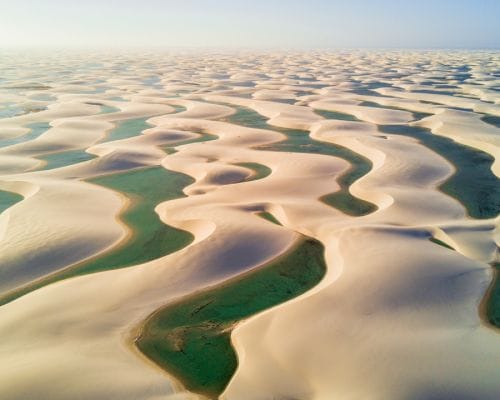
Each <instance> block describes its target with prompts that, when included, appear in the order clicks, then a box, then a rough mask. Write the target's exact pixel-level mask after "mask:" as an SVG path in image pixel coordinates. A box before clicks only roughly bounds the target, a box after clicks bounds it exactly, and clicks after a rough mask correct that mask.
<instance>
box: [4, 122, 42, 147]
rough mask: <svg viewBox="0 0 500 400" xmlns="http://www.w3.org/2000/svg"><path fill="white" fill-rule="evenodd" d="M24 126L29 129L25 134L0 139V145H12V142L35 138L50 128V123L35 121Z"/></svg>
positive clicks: (16, 142)
mask: <svg viewBox="0 0 500 400" xmlns="http://www.w3.org/2000/svg"><path fill="white" fill-rule="evenodd" d="M26 128H29V129H30V131H29V132H28V133H26V134H25V135H21V136H17V137H15V138H11V139H4V140H0V147H6V146H12V145H14V144H18V143H23V142H28V141H30V140H33V139H36V138H37V137H38V136H40V135H41V134H42V133H44V132H45V131H46V130H47V129H49V128H50V124H49V123H48V122H35V123H33V124H29V125H26Z"/></svg>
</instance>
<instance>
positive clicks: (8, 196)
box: [0, 190, 23, 214]
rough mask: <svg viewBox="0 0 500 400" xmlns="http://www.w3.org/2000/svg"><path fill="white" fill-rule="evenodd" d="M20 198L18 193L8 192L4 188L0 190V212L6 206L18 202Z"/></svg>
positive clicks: (21, 197)
mask: <svg viewBox="0 0 500 400" xmlns="http://www.w3.org/2000/svg"><path fill="white" fill-rule="evenodd" d="M22 199H23V196H21V195H20V194H17V193H14V192H8V191H6V190H0V214H1V213H3V212H4V211H5V210H6V209H7V208H9V207H11V206H13V205H14V204H16V203H18V202H20V201H21V200H22Z"/></svg>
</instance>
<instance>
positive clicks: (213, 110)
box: [0, 51, 500, 400]
mask: <svg viewBox="0 0 500 400" xmlns="http://www.w3.org/2000/svg"><path fill="white" fill-rule="evenodd" d="M499 146H500V53H498V52H458V51H457V52H442V51H441V52H410V51H397V52H396V51H394V52H383V53H381V52H331V53H329V52H307V53H300V52H297V53H250V52H239V53H224V52H215V51H214V52H206V53H193V52H180V51H179V52H176V53H159V52H158V53H154V52H150V53H132V52H130V53H128V52H122V53H92V52H86V53H76V52H72V53H65V52H60V53H57V52H53V53H46V54H44V53H34V54H30V55H27V54H23V53H17V52H3V53H1V54H0V304H1V306H0V339H1V340H0V359H1V362H0V398H2V399H4V398H5V399H9V400H10V399H16V400H17V399H19V400H21V399H22V400H25V399H28V398H36V399H40V400H45V399H46V400H66V399H89V400H90V399H92V400H97V399H102V400H110V399H116V400H118V399H119V400H128V399H130V400H132V399H150V400H159V399H172V400H173V399H205V398H207V397H206V396H208V397H209V398H216V397H218V396H220V398H221V399H225V400H264V399H280V400H284V399H287V400H291V399H294V400H299V399H300V400H331V399H339V400H344V399H345V400H366V399H370V400H406V399H408V400H444V399H453V400H465V399H481V400H495V399H499V398H500V369H499V365H500V346H499V345H500V336H499V329H498V328H499V327H500V288H499V287H498V286H499V285H497V284H496V268H498V265H499V264H498V263H499V257H498V242H499V240H500V239H499V234H498V223H499V217H498V214H499V212H500V183H499V181H498V177H499V176H500V163H499V161H498V160H499V157H500V150H499V148H500V147H499ZM304 240H315V243H319V244H318V246H320V247H318V248H321V249H323V248H324V254H323V258H324V265H325V266H326V270H325V271H324V273H322V274H321V277H320V278H319V276H320V275H318V274H319V273H315V274H313V275H314V276H315V279H316V280H317V281H315V282H314V286H313V287H312V288H311V285H312V284H311V282H312V281H307V282H305V281H304V282H300V280H301V278H300V274H299V272H297V271H300V269H299V270H294V271H295V272H294V274H295V275H294V276H298V278H294V279H297V281H296V282H299V283H294V284H293V285H295V286H293V287H294V288H295V287H297V289H294V290H296V295H295V296H294V293H292V292H291V291H290V290H289V291H288V292H286V286H285V292H286V293H285V294H284V295H283V297H282V298H283V300H282V302H281V303H279V304H276V303H277V300H276V298H273V303H272V304H271V303H269V304H268V308H267V309H265V307H264V306H263V305H262V304H259V306H258V307H257V306H255V307H254V310H255V311H252V312H251V311H250V309H247V310H244V311H242V312H241V314H240V317H238V318H236V317H235V316H233V315H232V314H231V318H229V319H228V320H227V321H229V320H230V323H227V322H226V325H224V326H223V327H221V326H222V325H221V326H219V328H220V329H219V330H220V331H221V332H223V334H224V335H225V337H227V338H230V342H229V339H227V340H225V342H224V343H225V346H226V347H227V346H232V350H231V351H232V353H231V354H236V357H234V356H232V357H233V359H232V360H233V361H232V362H233V364H236V366H235V367H234V368H235V370H234V368H233V369H230V373H229V375H228V376H226V378H224V379H226V380H224V381H218V382H207V383H206V384H205V385H206V386H207V387H209V386H210V387H211V388H213V387H215V388H217V390H215V389H214V390H215V391H214V390H212V391H208V390H207V391H204V390H194V389H192V388H195V387H198V388H199V385H198V386H196V385H194V384H192V382H191V383H190V382H188V381H187V378H186V377H187V376H191V375H196V374H194V373H193V371H187V372H186V371H183V370H182V368H180V369H179V368H178V367H177V366H176V367H175V368H174V367H172V368H169V365H168V360H167V361H166V362H163V361H162V362H158V360H157V359H156V358H155V357H148V354H147V353H142V352H141V350H140V346H137V341H138V340H139V339H140V338H141V337H144V335H146V334H147V331H145V330H144V329H145V326H147V324H148V321H150V322H151V321H152V319H154V318H155V316H157V315H162V313H163V314H164V315H167V314H168V313H167V312H164V311H162V310H169V309H168V306H169V305H176V304H179V305H180V306H179V307H186V310H187V309H188V308H187V307H188V306H186V304H189V302H190V301H194V300H192V299H202V300H203V299H206V298H207V297H206V296H212V295H213V296H216V294H217V293H231V296H233V295H234V296H235V298H237V295H238V293H240V292H241V293H243V292H244V290H239V289H238V290H236V289H234V288H233V289H231V287H232V286H231V285H232V284H233V283H234V282H238V285H242V286H238V288H239V287H243V288H245V290H246V289H247V288H248V286H249V285H252V284H253V283H252V282H253V281H252V280H251V279H250V278H251V277H252V276H255V275H252V274H254V273H255V272H256V271H259V268H265V267H267V268H272V266H273V265H277V264H279V265H280V268H282V269H281V270H280V271H281V272H279V273H272V272H269V273H268V272H266V274H268V275H269V276H273V277H274V278H273V279H278V281H273V283H272V285H267V286H266V285H264V286H262V287H263V288H264V289H260V287H261V286H259V289H258V290H270V291H272V290H274V286H273V285H274V282H276V285H277V286H276V287H278V286H280V285H281V283H282V282H280V281H279V279H280V276H283V279H285V278H286V276H287V274H286V272H283V271H286V263H285V264H284V261H283V260H288V259H290V258H291V257H292V256H293V255H294V254H295V253H294V250H293V249H296V248H297V246H298V245H299V243H302V242H303V241H304ZM315 257H316V255H315ZM292 258H293V257H292ZM276 260H278V261H276ZM290 262H293V260H292V261H290ZM295 264H297V263H295ZM320 264H321V263H320ZM284 265H285V267H284ZM296 267H297V265H294V268H296ZM283 268H285V269H284V270H283ZM264 271H269V270H264ZM306 272H307V271H306ZM306 272H305V273H304V277H306V276H308V274H307V273H306ZM266 274H264V275H261V276H264V277H266V276H268V275H266ZM309 275H311V274H309ZM247 278H248V279H247ZM245 279H247V280H245ZM265 279H267V278H265ZM265 279H264V283H265ZM269 279H270V278H269ZM304 279H306V278H304ZM245 282H246V283H245ZM245 285H247V287H245ZM297 285H298V286H297ZM299 286H300V288H299ZM219 288H220V290H221V291H220V292H217V290H219ZM254 289H255V288H254ZM280 290H282V291H283V290H284V289H283V288H282V287H281V286H280ZM214 293H215V294H214ZM235 293H236V294H235ZM252 296H255V293H253V294H252ZM271 297H272V296H271ZM210 298H211V297H210ZM214 298H216V297H214ZM264 298H266V296H263V297H262V299H264ZM262 299H261V300H262ZM197 301H198V300H197ZM200 301H201V300H200ZM204 301H205V302H206V303H210V304H211V302H212V300H204ZM242 301H243V300H242ZM262 301H263V300H262ZM235 303H236V305H232V303H231V305H230V307H236V308H238V309H240V308H241V309H244V308H245V303H242V302H239V301H236V302H235ZM196 304H197V306H196V307H197V308H196V309H195V310H194V311H193V313H198V312H199V311H200V310H201V309H203V308H205V307H207V306H208V304H205V303H203V304H202V303H196ZM200 304H201V305H200ZM200 307H201V308H200ZM210 307H212V308H213V306H210ZM179 309H184V308H179ZM174 311H175V310H174ZM169 312H170V311H169ZM217 312H218V311H217V309H213V310H211V311H210V313H211V314H210V319H209V320H208V322H207V321H204V322H202V324H205V325H203V326H201V325H200V326H201V328H200V329H198V328H199V327H200V326H198V328H196V329H197V331H198V330H201V332H202V333H201V334H199V335H198V334H196V335H198V336H196V335H195V339H196V340H198V338H200V340H205V339H206V338H205V339H204V338H203V330H204V329H205V327H210V328H212V327H213V326H214V324H215V325H217V323H218V322H217V321H216V319H217ZM182 320H183V321H184V320H186V318H185V315H183V316H182ZM187 320H188V322H183V324H189V318H187ZM193 320H194V319H193ZM197 321H198V320H197ZM197 323H198V324H200V323H201V322H197ZM158 326H159V325H158ZM165 326H169V327H170V328H168V329H170V331H169V330H168V329H167V330H166V331H164V332H160V334H159V335H160V340H161V335H163V334H164V335H167V336H168V338H169V340H172V337H173V338H174V339H175V340H173V343H174V350H172V351H173V352H174V353H175V352H176V351H177V352H183V351H184V350H185V348H184V347H183V346H184V343H183V342H182V340H181V342H179V340H178V337H179V336H176V335H177V333H176V332H178V331H175V332H174V330H175V329H181V330H182V329H191V328H192V327H188V326H187V325H183V326H182V327H176V328H175V329H174V328H172V325H171V324H170V325H169V324H165ZM217 326H218V325H217ZM155 334H157V335H158V332H156V333H155ZM169 335H170V336H169ZM172 335H173V336H172ZM167 336H165V337H166V338H167ZM205 344H206V343H205V342H203V341H201V342H200V341H199V342H197V346H199V348H201V349H202V350H200V351H198V350H197V353H203V346H204V345H205ZM170 350H171V349H170ZM170 350H169V351H170ZM233 352H234V353H233ZM149 355H150V354H149ZM221 358H223V357H221ZM222 362H223V361H222ZM181 364H182V363H181ZM199 364H200V363H199ZM187 365H189V363H187ZM200 365H204V363H203V362H201V364H200ZM200 368H202V367H200ZM198 372H199V371H197V372H196V373H197V374H198ZM199 375H202V376H203V377H205V375H206V374H204V373H200V374H199ZM208 375H210V374H208ZM226 375H227V374H226ZM202 386H203V383H202ZM186 388H191V389H192V391H189V390H188V389H186Z"/></svg>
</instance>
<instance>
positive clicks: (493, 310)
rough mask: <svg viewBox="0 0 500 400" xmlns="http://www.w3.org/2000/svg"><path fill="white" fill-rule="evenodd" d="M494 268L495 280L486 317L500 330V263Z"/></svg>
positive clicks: (489, 295)
mask: <svg viewBox="0 0 500 400" xmlns="http://www.w3.org/2000/svg"><path fill="white" fill-rule="evenodd" d="M492 267H493V268H494V278H493V279H494V280H493V283H492V287H491V289H490V292H489V294H488V298H487V301H488V303H487V305H486V316H487V318H488V321H489V322H490V323H491V324H492V325H493V326H496V327H497V328H500V279H499V275H500V263H494V264H493V265H492Z"/></svg>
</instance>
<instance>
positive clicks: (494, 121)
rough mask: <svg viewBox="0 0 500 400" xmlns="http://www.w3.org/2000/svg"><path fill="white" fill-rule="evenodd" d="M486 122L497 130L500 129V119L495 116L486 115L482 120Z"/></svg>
mask: <svg viewBox="0 0 500 400" xmlns="http://www.w3.org/2000/svg"><path fill="white" fill-rule="evenodd" d="M481 119H482V120H483V121H484V122H486V123H488V124H490V125H493V126H494V127H496V128H500V117H497V116H495V115H485V116H484V117H482V118H481Z"/></svg>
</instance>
